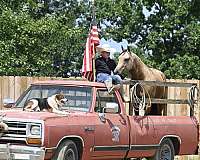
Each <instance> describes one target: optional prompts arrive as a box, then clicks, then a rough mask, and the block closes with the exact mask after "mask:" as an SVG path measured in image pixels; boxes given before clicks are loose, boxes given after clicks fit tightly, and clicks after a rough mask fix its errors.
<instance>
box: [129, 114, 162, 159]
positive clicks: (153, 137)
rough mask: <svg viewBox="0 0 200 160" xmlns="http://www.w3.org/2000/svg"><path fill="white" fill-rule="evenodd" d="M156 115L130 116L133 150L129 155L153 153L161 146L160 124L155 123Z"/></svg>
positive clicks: (143, 155) (137, 155) (138, 155)
mask: <svg viewBox="0 0 200 160" xmlns="http://www.w3.org/2000/svg"><path fill="white" fill-rule="evenodd" d="M154 117H155V116H129V119H130V126H131V134H130V139H131V140H130V143H131V150H130V152H129V154H128V156H129V157H141V156H142V157H145V156H149V155H153V154H154V152H155V149H158V147H159V141H158V137H159V136H158V133H159V130H158V126H156V125H155V122H154V121H155V120H154V119H155V118H154Z"/></svg>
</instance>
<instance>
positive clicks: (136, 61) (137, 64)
mask: <svg viewBox="0 0 200 160" xmlns="http://www.w3.org/2000/svg"><path fill="white" fill-rule="evenodd" d="M129 54H130V59H131V61H132V63H133V67H132V70H130V71H129V73H130V76H131V79H136V80H140V79H143V78H144V70H145V69H146V65H145V64H144V63H143V62H142V60H141V59H140V57H138V56H137V55H136V54H135V53H133V52H129Z"/></svg>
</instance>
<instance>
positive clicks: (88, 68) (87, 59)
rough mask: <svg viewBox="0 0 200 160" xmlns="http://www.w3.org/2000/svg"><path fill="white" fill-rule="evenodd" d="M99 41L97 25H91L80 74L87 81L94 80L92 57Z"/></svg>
mask: <svg viewBox="0 0 200 160" xmlns="http://www.w3.org/2000/svg"><path fill="white" fill-rule="evenodd" d="M99 43H100V40H99V35H98V30H97V26H96V25H93V26H92V27H91V30H90V33H89V35H88V37H87V42H86V46H85V51H84V57H83V65H82V76H83V77H85V78H86V79H88V80H89V81H93V80H94V76H95V75H94V71H93V59H94V58H95V47H96V46H97V45H99Z"/></svg>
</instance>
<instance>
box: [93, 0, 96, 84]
mask: <svg viewBox="0 0 200 160" xmlns="http://www.w3.org/2000/svg"><path fill="white" fill-rule="evenodd" d="M92 23H96V15H95V5H94V0H92ZM93 51H94V54H93V55H94V56H93V57H92V68H93V69H92V70H93V76H94V77H93V81H94V82H95V81H96V69H95V55H96V50H95V44H93Z"/></svg>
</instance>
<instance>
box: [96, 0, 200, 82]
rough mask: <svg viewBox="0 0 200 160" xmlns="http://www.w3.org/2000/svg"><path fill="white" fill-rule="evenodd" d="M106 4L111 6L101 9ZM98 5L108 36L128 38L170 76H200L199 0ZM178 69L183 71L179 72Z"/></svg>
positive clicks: (145, 0)
mask: <svg viewBox="0 0 200 160" xmlns="http://www.w3.org/2000/svg"><path fill="white" fill-rule="evenodd" d="M102 4H106V6H107V7H103V8H101V6H102ZM98 7H99V10H98V13H99V15H98V17H99V19H100V22H101V25H102V26H103V25H106V26H107V27H105V29H104V32H105V33H106V35H107V38H111V37H112V38H114V39H115V40H117V41H120V40H122V39H127V40H128V42H129V43H130V44H134V45H136V47H137V48H139V49H140V50H141V51H142V54H141V52H138V54H140V56H143V57H145V58H146V59H147V60H146V62H149V63H148V65H151V66H152V65H153V67H156V68H158V69H161V70H162V71H164V72H165V74H166V75H167V77H168V78H198V79H199V78H200V72H199V69H198V68H199V67H198V65H195V64H199V58H200V48H199V46H200V3H198V1H197V0H181V1H180V0H142V1H141V0H133V1H130V0H118V1H113V0H110V1H106V0H104V1H102V0H99V1H98ZM108 7H109V8H108ZM144 55H145V56H144ZM186 61H188V62H187V65H186V63H185V62H186ZM193 61H194V62H193ZM192 62H193V63H192ZM177 66H179V67H178V68H177ZM188 66H190V67H189V68H190V69H189V70H188ZM177 69H180V70H181V71H178V72H177V73H176V74H175V73H174V71H175V70H177Z"/></svg>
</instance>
